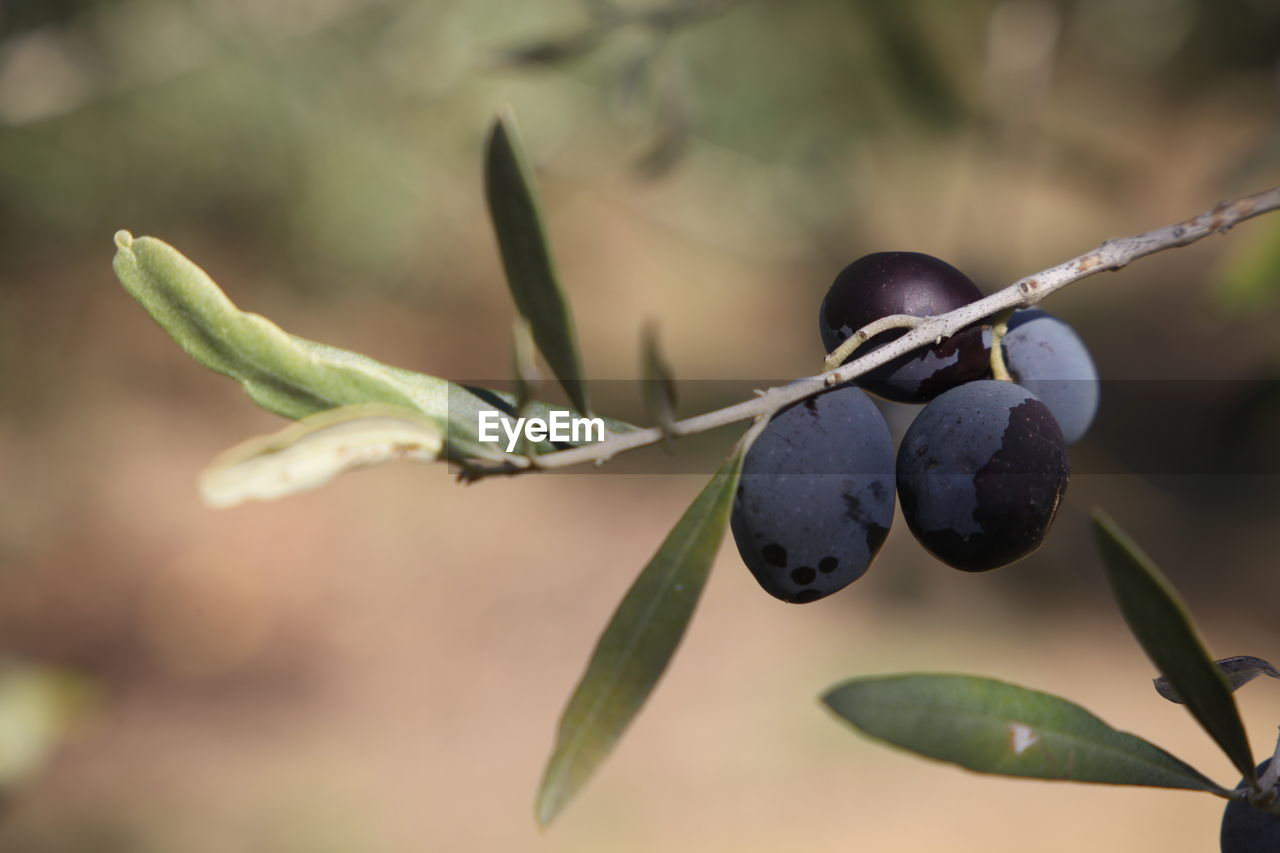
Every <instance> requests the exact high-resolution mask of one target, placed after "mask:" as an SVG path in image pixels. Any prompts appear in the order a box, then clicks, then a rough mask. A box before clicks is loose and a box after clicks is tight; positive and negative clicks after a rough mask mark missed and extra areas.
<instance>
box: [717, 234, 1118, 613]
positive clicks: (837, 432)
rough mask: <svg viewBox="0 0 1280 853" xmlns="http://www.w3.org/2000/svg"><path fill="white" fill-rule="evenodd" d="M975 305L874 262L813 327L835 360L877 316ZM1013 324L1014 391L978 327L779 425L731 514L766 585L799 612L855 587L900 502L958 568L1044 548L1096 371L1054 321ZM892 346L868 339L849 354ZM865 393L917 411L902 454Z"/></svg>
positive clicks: (745, 472)
mask: <svg viewBox="0 0 1280 853" xmlns="http://www.w3.org/2000/svg"><path fill="white" fill-rule="evenodd" d="M981 297H982V293H981V291H980V290H979V289H978V287H977V286H976V285H975V284H974V283H973V282H972V281H971V280H970V279H969V278H968V277H967V276H965V275H964V273H962V272H960V270H958V269H956V268H955V267H953V266H951V265H950V264H947V263H944V262H943V261H940V260H938V259H937V258H933V257H930V256H929V255H922V254H918V253H914V252H879V253H876V254H872V255H867V256H865V257H863V258H860V259H858V260H856V261H854V262H853V263H852V264H850V265H849V266H847V267H846V268H845V269H844V270H842V271H841V272H840V274H839V275H838V276H836V279H835V281H834V283H833V284H832V285H831V289H830V290H829V291H828V293H827V295H826V297H825V298H824V299H823V300H822V305H821V308H820V309H819V330H820V332H821V335H822V342H823V345H824V346H825V347H826V349H827V350H828V351H831V350H833V349H835V348H836V347H837V346H839V345H840V343H842V342H843V341H844V340H846V339H848V338H849V337H850V336H851V335H853V334H854V332H856V331H857V330H858V329H860V328H862V327H863V326H865V325H867V324H868V323H871V322H873V321H875V320H877V319H879V318H881V317H884V316H888V315H891V314H911V315H915V316H931V315H937V314H942V313H946V312H948V311H953V310H955V309H956V308H960V307H962V306H964V305H966V304H968V303H970V302H973V301H974V300H977V299H980V298H981ZM1006 325H1007V332H1006V333H1005V335H1004V336H1003V338H1002V340H1001V354H1002V355H1003V358H1004V363H1005V365H1006V367H1007V369H1008V372H1009V374H1010V376H1011V377H1012V378H1013V380H1014V381H1013V382H1008V381H1000V380H996V379H992V378H991V375H992V374H991V347H992V330H991V328H990V327H989V326H986V325H982V324H977V325H974V326H970V327H967V328H965V329H962V330H961V331H960V332H959V333H957V334H956V335H953V336H952V337H950V338H948V339H946V340H943V341H940V342H938V343H936V344H934V345H933V346H931V347H926V348H923V349H920V350H917V351H914V352H911V353H908V354H907V355H904V356H901V357H899V358H896V359H893V360H892V361H889V362H887V363H886V364H885V365H883V366H882V367H879V368H877V369H875V370H872V371H870V372H868V373H866V374H864V375H862V376H860V377H858V378H857V379H856V380H854V382H853V383H850V384H847V385H843V386H839V387H837V388H834V389H832V390H829V391H825V392H823V393H821V394H819V395H817V396H815V397H812V398H809V399H807V400H804V401H802V402H800V403H797V404H794V405H792V406H790V407H788V408H785V409H783V410H781V411H780V412H778V413H777V414H776V415H774V417H773V418H772V419H771V420H770V422H769V423H768V424H767V425H766V426H765V428H764V430H763V431H762V432H761V433H760V435H759V437H758V438H757V439H756V441H755V443H754V444H753V445H752V446H751V448H750V449H749V450H748V452H747V457H746V459H745V460H744V462H743V468H742V479H741V482H740V485H739V487H738V493H737V498H736V500H735V502H734V507H733V513H732V516H731V519H732V528H733V533H734V540H735V541H736V543H737V545H738V551H739V553H740V554H741V555H742V559H743V562H745V563H746V564H747V567H748V568H749V569H751V572H752V574H754V575H755V577H756V580H758V581H759V582H760V585H761V586H763V587H764V588H765V589H766V590H767V591H768V592H769V593H771V594H772V595H774V596H776V597H778V598H781V599H782V600H784V601H789V602H796V603H800V602H805V601H813V600H816V599H818V598H821V597H823V596H825V595H829V594H830V593H832V592H835V591H837V590H839V589H841V588H843V587H844V586H847V585H848V584H849V583H852V582H853V581H854V580H857V579H858V578H859V577H861V576H862V575H863V574H864V573H865V572H866V570H867V568H868V566H869V565H870V563H871V561H872V559H874V558H875V556H876V553H877V552H878V551H879V549H880V546H881V544H882V543H883V542H884V540H885V537H886V536H887V534H888V531H889V527H890V524H891V522H892V519H893V512H894V502H895V500H894V496H895V493H896V495H897V497H898V498H900V499H901V502H902V514H903V516H904V518H905V519H906V522H907V526H908V527H909V528H910V530H911V532H912V533H913V534H914V535H915V537H916V539H917V540H918V541H919V542H920V543H921V544H922V545H923V546H924V547H925V548H926V549H927V550H928V551H929V552H930V553H932V554H933V555H934V556H936V557H937V558H938V559H939V560H941V561H942V562H944V563H947V564H948V565H951V566H953V567H955V568H957V569H961V570H963V571H972V572H976V571H986V570H988V569H994V568H997V567H999V566H1003V565H1007V564H1008V563H1012V562H1014V561H1016V560H1019V559H1021V558H1023V557H1025V556H1027V555H1028V554H1030V553H1031V552H1033V551H1034V550H1036V548H1038V547H1039V546H1040V544H1041V542H1043V541H1044V537H1045V535H1046V534H1047V533H1048V530H1049V527H1050V526H1051V525H1052V523H1053V520H1054V517H1055V515H1056V514H1057V510H1058V505H1059V503H1060V502H1061V500H1062V496H1063V494H1064V492H1065V491H1066V487H1067V481H1068V478H1069V469H1068V460H1067V451H1066V446H1067V445H1068V444H1071V443H1072V442H1074V441H1077V440H1079V439H1080V438H1081V437H1082V436H1083V435H1084V434H1085V432H1086V431H1087V430H1088V428H1089V425H1090V424H1091V423H1092V421H1093V418H1094V415H1095V414H1096V412H1097V408H1098V384H1097V371H1096V369H1095V368H1094V365H1093V361H1092V359H1091V358H1090V357H1089V353H1088V350H1087V349H1086V348H1085V346H1084V344H1083V342H1082V341H1081V340H1080V338H1079V337H1078V336H1077V335H1076V334H1075V332H1074V331H1073V330H1072V329H1071V327H1070V326H1068V325H1067V324H1066V323H1064V322H1062V321H1061V320H1058V319H1057V318H1055V317H1052V316H1050V315H1049V314H1046V313H1044V312H1043V311H1039V310H1022V311H1017V312H1015V313H1014V314H1013V316H1012V317H1011V318H1010V319H1009V321H1008V323H1007V324H1006ZM901 334H903V331H902V330H892V331H889V332H884V333H882V334H880V335H876V336H875V337H873V338H871V340H869V341H867V342H866V343H864V344H863V345H862V346H861V347H860V348H859V349H858V350H856V351H855V352H854V353H853V355H852V356H851V358H856V357H859V356H861V355H863V354H865V353H867V352H869V351H871V350H873V349H875V348H877V347H880V346H883V345H884V344H886V343H888V342H889V341H891V340H893V339H894V338H896V337H898V336H899V335H901ZM866 391H871V392H873V393H875V394H877V395H878V396H881V397H884V398H887V399H889V400H893V401H896V402H901V403H916V404H920V403H924V404H925V405H924V407H923V408H922V409H921V410H920V412H919V413H918V415H917V416H916V418H915V420H914V421H913V422H912V424H911V426H910V428H909V429H908V430H907V433H906V435H905V436H904V437H903V439H902V441H901V443H900V444H899V446H898V448H897V451H896V453H895V451H894V448H893V442H892V439H891V438H890V435H889V431H888V427H887V426H886V424H885V421H884V418H883V417H882V416H881V414H880V411H879V409H877V408H876V406H875V404H874V403H872V401H871V399H870V398H869V397H868V396H867V394H866V393H865V392H866Z"/></svg>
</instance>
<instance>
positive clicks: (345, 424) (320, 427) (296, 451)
mask: <svg viewBox="0 0 1280 853" xmlns="http://www.w3.org/2000/svg"><path fill="white" fill-rule="evenodd" d="M443 447H444V432H443V430H442V429H441V427H440V424H439V423H438V422H437V421H436V420H434V419H432V418H429V417H426V416H425V415H421V414H418V413H415V412H411V411H408V410H405V409H394V408H392V407H389V406H381V405H377V404H372V405H369V404H365V405H353V406H341V407H339V408H336V409H330V410H328V411H324V412H321V413H319V414H316V415H311V416H309V417H305V418H303V419H301V420H300V421H298V422H297V423H294V424H290V425H289V426H288V427H285V428H284V429H283V430H281V431H280V432H277V433H273V434H272V435H267V436H259V437H257V438H252V439H249V440H248V441H246V442H243V443H242V444H239V445H236V446H235V447H233V448H231V449H230V450H228V451H227V452H226V453H223V454H222V455H221V456H219V457H218V458H217V459H215V460H214V461H213V462H212V463H211V464H210V465H209V467H208V468H206V469H205V470H204V472H203V473H202V474H201V475H200V495H201V497H202V498H203V499H204V502H205V503H206V504H208V505H209V506H212V507H229V506H235V505H236V504H239V503H243V502H244V501H247V500H263V501H265V500H275V499H276V498H281V497H285V496H286V495H292V494H296V493H297V492H303V491H307V490H309V489H314V488H316V487H317V486H321V485H323V484H325V483H327V482H329V480H331V479H333V478H334V477H336V476H337V475H338V474H341V473H342V472H343V471H350V470H351V469H353V468H363V467H367V466H369V465H377V464H379V463H382V462H389V461H391V460H393V459H409V460H412V461H414V462H434V461H435V460H436V459H438V458H439V456H440V451H441V449H442V448H443Z"/></svg>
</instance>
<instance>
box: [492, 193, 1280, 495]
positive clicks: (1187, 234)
mask: <svg viewBox="0 0 1280 853" xmlns="http://www.w3.org/2000/svg"><path fill="white" fill-rule="evenodd" d="M1276 209H1280V187H1273V188H1271V189H1269V190H1265V191H1263V192H1260V193H1257V194H1256V195H1251V196H1246V197H1244V198H1240V199H1236V200H1235V201H1230V202H1223V203H1221V204H1219V205H1217V206H1216V207H1214V208H1213V209H1212V210H1208V211H1206V212H1204V213H1202V214H1200V215H1199V216H1194V217H1192V218H1190V219H1186V220H1184V221H1182V222H1176V223H1174V224H1173V225H1166V226H1165V227H1163V228H1157V229H1155V230H1154V231H1148V232H1146V233H1144V234H1137V235H1134V236H1132V237H1123V238H1120V239H1116V240H1107V241H1106V242H1104V243H1103V244H1102V245H1101V246H1099V247H1098V248H1096V249H1094V250H1092V251H1090V252H1086V253H1084V254H1083V255H1080V256H1079V257H1075V258H1072V259H1071V260H1069V261H1063V262H1062V263H1060V264H1058V265H1057V266H1053V267H1049V268H1048V269H1046V270H1043V271H1041V272H1038V273H1035V274H1033V275H1029V276H1026V277H1024V278H1020V279H1018V280H1017V281H1015V282H1013V283H1012V284H1010V285H1009V286H1008V287H1005V288H1003V289H1002V290H998V291H996V292H995V293H992V294H991V295H989V296H986V297H983V298H982V299H979V300H977V301H976V302H971V303H969V304H968V305H964V306H962V307H960V308H957V309H956V310H954V311H950V312H948V313H946V314H939V315H936V316H933V317H907V315H894V316H892V317H884V318H881V319H880V320H877V321H876V322H875V323H872V324H870V325H869V326H867V327H866V329H863V330H860V332H859V333H858V334H855V335H854V336H853V337H851V338H850V339H849V341H846V342H845V344H848V343H849V342H850V341H853V340H855V339H856V338H857V337H858V336H859V334H861V332H867V331H869V332H871V334H878V333H879V332H881V331H884V330H885V329H887V328H899V327H904V326H910V327H911V328H909V329H908V330H907V332H906V333H905V334H903V335H902V337H900V338H896V339H895V340H892V341H890V342H889V343H886V344H884V345H883V346H880V347H877V348H876V349H875V350H874V351H872V352H869V353H867V354H866V355H864V356H862V357H860V358H857V359H854V360H853V361H851V362H849V363H848V364H844V365H841V366H839V367H835V368H832V369H829V370H827V371H826V372H824V373H820V374H818V375H816V376H809V377H805V378H803V379H797V380H795V381H794V382H791V383H789V384H787V385H781V386H778V387H775V388H770V389H768V390H765V391H762V392H759V394H758V395H757V396H755V397H753V398H752V399H749V400H744V401H742V402H740V403H735V404H733V405H732V406H727V407H725V408H723V409H717V410H715V411H712V412H707V413H705V414H701V415H696V416H694V417H691V418H686V419H684V420H681V421H677V422H676V423H675V424H673V425H672V429H671V431H670V433H671V434H673V435H677V436H679V435H692V434H694V433H700V432H706V431H708V430H712V429H715V428H717V427H721V426H725V425H727V424H731V423H736V422H738V421H744V420H748V419H750V418H768V417H769V416H771V415H773V413H775V412H777V411H778V410H779V409H781V408H783V407H784V406H788V405H790V404H792V403H795V402H798V401H800V400H803V399H805V398H806V397H812V396H813V395H815V394H817V393H819V392H820V391H822V390H823V389H825V388H831V387H834V386H836V385H841V384H843V383H845V382H848V381H850V380H852V379H855V378H857V377H859V376H861V375H862V374H864V373H866V372H867V371H869V370H872V369H874V368H877V367H879V366H880V365H882V364H885V363H886V362H889V361H892V360H893V359H895V358H897V357H898V356H901V355H904V354H906V353H908V352H911V351H912V350H915V349H919V348H920V347H923V346H927V345H929V344H932V343H934V342H935V341H939V340H942V339H943V338H948V337H950V336H951V335H954V334H955V333H956V332H958V331H960V330H961V329H963V328H964V327H965V326H968V325H970V324H972V323H976V322H977V321H979V320H982V319H985V318H987V317H991V316H992V315H995V314H999V313H1000V312H1002V311H1010V310H1012V309H1015V308H1022V307H1026V306H1028V305H1034V304H1035V303H1037V302H1039V301H1040V300H1042V299H1044V298H1045V297H1046V296H1048V295H1049V294H1051V293H1053V292H1055V291H1057V290H1061V289H1062V288H1064V287H1066V286H1067V285H1068V284H1071V283H1073V282H1076V281H1079V280H1080V279H1082V278H1088V277H1089V276H1092V275H1095V274H1097V273H1100V272H1103V271H1107V270H1118V269H1121V268H1123V267H1125V266H1127V265H1128V264H1129V263H1131V262H1132V261H1135V260H1137V259H1138V258H1141V257H1144V256H1146V255H1151V254H1155V253H1156V252H1163V251H1165V250H1167V249H1174V248H1178V247H1180V246H1187V245H1190V244H1191V243H1194V242H1196V241H1197V240H1201V239H1203V238H1205V237H1208V236H1209V235H1211V234H1221V233H1224V232H1226V231H1227V230H1228V229H1230V228H1231V227H1233V226H1234V225H1236V224H1238V223H1240V222H1243V221H1245V220H1246V219H1251V218H1253V217H1255V216H1259V215H1261V214H1263V213H1268V212H1270V211H1273V210H1276ZM904 318H905V319H904ZM882 323H885V324H887V325H885V327H884V328H880V327H879V324H882ZM871 334H867V335H866V337H870V336H871ZM858 343H861V341H859V342H858ZM857 345H858V344H854V345H853V346H852V347H850V348H849V349H850V352H852V350H853V349H855V348H856V347H857ZM839 353H840V350H839V349H837V350H836V351H835V352H833V353H832V355H831V356H830V358H831V359H832V360H834V359H835V357H836V355H837V354H839ZM846 355H847V353H846ZM663 435H664V432H663V430H662V429H661V428H657V427H651V428H647V429H639V430H635V431H633V432H624V433H614V434H612V435H610V436H608V437H606V438H605V440H604V441H602V442H597V443H595V444H588V445H583V446H580V447H573V448H569V449H568V450H559V451H556V452H554V453H547V454H544V455H542V456H539V457H538V460H537V468H539V469H554V468H567V467H569V466H570V465H578V464H581V463H584V462H597V461H603V460H607V459H609V458H610V457H612V456H615V455H617V454H618V453H621V452H623V451H627V450H634V449H636V448H639V447H645V446H647V445H650V444H654V443H656V442H658V441H661V440H662V437H663ZM513 468H514V469H515V470H513ZM530 468H531V466H530V464H529V463H528V461H527V460H525V461H522V457H514V458H513V459H512V460H511V462H508V463H503V464H502V465H501V466H500V467H495V468H494V469H492V470H489V469H486V468H485V467H483V466H479V467H476V468H473V469H471V470H470V471H469V474H470V475H471V476H476V477H478V476H485V475H486V474H488V473H493V474H498V473H503V474H510V473H515V472H516V471H518V470H529V469H530Z"/></svg>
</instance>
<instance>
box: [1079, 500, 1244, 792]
mask: <svg viewBox="0 0 1280 853" xmlns="http://www.w3.org/2000/svg"><path fill="white" fill-rule="evenodd" d="M1093 532H1094V538H1095V539H1096V540H1097V544H1098V550H1099V551H1100V552H1101V553H1102V560H1103V563H1104V564H1105V565H1106V569H1107V579H1108V580H1109V581H1110V582H1111V591H1112V593H1113V594H1114V595H1115V597H1116V602H1117V603H1118V604H1119V605H1120V612H1121V613H1123V614H1124V619H1125V621H1126V622H1127V623H1129V629H1130V630H1131V631H1132V632H1133V635H1134V637H1136V638H1137V640H1138V642H1139V643H1140V644H1141V645H1142V648H1143V650H1144V651H1146V653H1147V657H1149V658H1150V659H1151V662H1152V663H1153V664H1155V666H1156V669H1157V670H1158V671H1159V672H1160V674H1161V675H1162V676H1163V677H1164V678H1165V679H1167V680H1168V683H1169V685H1170V686H1171V687H1172V688H1173V690H1174V691H1175V692H1176V694H1177V695H1178V696H1179V697H1181V698H1182V699H1183V701H1184V703H1185V704H1186V706H1187V710H1188V711H1190V712H1191V716H1193V717H1195V719H1196V722H1198V723H1199V724H1200V725H1201V727H1203V728H1204V730H1205V731H1206V732H1208V733H1209V736H1210V737H1212V738H1213V740H1214V741H1215V742H1216V743H1217V744H1218V746H1219V747H1221V749H1222V751H1223V752H1224V753H1226V755H1227V757H1228V758H1230V759H1231V763H1232V764H1234V765H1235V766H1236V769H1237V770H1239V771H1240V772H1241V773H1242V774H1243V775H1244V777H1245V778H1246V779H1248V780H1249V781H1250V783H1251V784H1252V783H1256V782H1257V776H1256V775H1255V774H1254V762H1253V757H1252V755H1253V754H1252V752H1251V751H1250V749H1249V739H1248V736H1247V735H1246V734H1245V730H1244V723H1243V722H1241V720H1240V712H1239V710H1238V709H1237V708H1236V700H1235V697H1234V696H1232V695H1231V688H1230V686H1229V685H1228V684H1227V680H1226V678H1225V677H1224V676H1223V673H1222V670H1221V669H1219V668H1218V666H1217V665H1216V664H1215V663H1214V662H1213V660H1212V659H1211V658H1210V657H1209V654H1208V652H1206V651H1205V647H1204V643H1203V642H1202V641H1201V639H1200V635H1199V633H1198V632H1197V631H1196V628H1195V625H1194V624H1193V623H1192V621H1191V616H1190V614H1189V613H1188V612H1187V609H1186V606H1185V605H1184V604H1183V603H1182V600H1181V599H1180V598H1179V597H1178V593H1177V592H1176V591H1175V590H1174V589H1173V586H1172V585H1171V584H1170V583H1169V581H1168V580H1167V579H1166V578H1165V576H1164V573H1163V572H1161V571H1160V569H1159V568H1157V567H1156V564H1155V563H1154V562H1152V560H1151V558H1150V557H1148V556H1147V555H1146V554H1144V553H1143V552H1142V549H1140V548H1139V547H1138V546H1137V544H1136V543H1135V542H1133V540H1131V539H1130V538H1129V537H1128V536H1127V535H1125V533H1124V531H1122V530H1121V529H1120V527H1119V525H1117V524H1116V523H1115V522H1114V521H1112V520H1111V518H1110V516H1108V515H1107V514H1106V513H1104V512H1103V511H1102V510H1099V509H1095V510H1094V511H1093Z"/></svg>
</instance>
